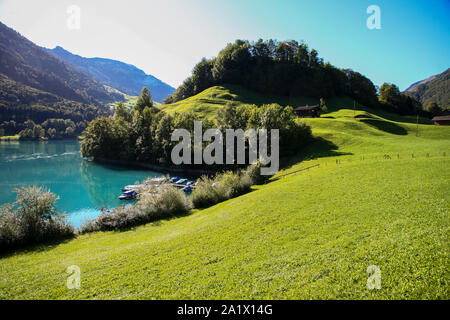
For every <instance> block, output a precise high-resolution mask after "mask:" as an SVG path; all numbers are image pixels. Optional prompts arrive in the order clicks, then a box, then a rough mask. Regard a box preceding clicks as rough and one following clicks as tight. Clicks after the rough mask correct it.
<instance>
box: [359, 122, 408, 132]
mask: <svg viewBox="0 0 450 320" xmlns="http://www.w3.org/2000/svg"><path fill="white" fill-rule="evenodd" d="M359 121H361V122H363V123H366V124H368V125H370V126H371V127H374V128H376V129H378V130H380V131H383V132H387V133H390V134H396V135H402V136H404V135H407V134H408V131H406V129H405V128H403V127H402V126H399V125H398V124H395V123H393V122H388V121H384V120H378V119H359Z"/></svg>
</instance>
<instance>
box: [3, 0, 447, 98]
mask: <svg viewBox="0 0 450 320" xmlns="http://www.w3.org/2000/svg"><path fill="white" fill-rule="evenodd" d="M72 4H76V5H78V6H79V7H80V8H81V29H80V30H75V31H74V30H68V29H67V27H66V21H67V13H66V9H67V7H68V6H69V5H72ZM369 5H378V6H379V7H380V9H381V30H369V29H368V28H367V27H366V20H367V18H368V17H369V15H368V14H367V13H366V9H367V7H368V6H369ZM0 20H1V21H2V22H4V23H5V24H7V25H9V26H10V27H12V28H14V29H16V30H17V31H19V32H20V33H22V34H23V35H24V36H26V37H28V38H29V39H30V40H32V41H34V42H35V43H37V44H39V45H42V46H46V47H54V46H56V45H61V46H63V47H64V48H66V49H68V50H70V51H72V52H74V53H77V54H80V55H82V56H87V57H94V56H100V57H105V58H113V59H118V60H121V61H124V62H127V63H131V64H134V65H136V66H137V67H139V68H141V69H143V70H144V71H146V72H147V73H150V74H153V75H155V76H157V77H158V78H160V79H162V80H163V81H166V82H168V83H169V84H171V85H173V86H178V85H179V84H180V83H181V82H182V81H183V79H185V78H186V77H187V76H189V74H190V72H191V70H192V68H193V66H194V65H195V63H197V62H198V61H199V60H200V59H201V58H202V57H203V56H205V57H212V56H215V55H216V54H217V53H218V51H219V50H220V49H222V48H223V47H224V46H225V45H226V44H227V43H229V42H233V41H234V40H235V39H238V38H240V39H247V40H257V39H258V38H263V39H268V38H273V39H278V40H291V39H295V40H298V41H300V40H304V41H305V42H306V43H307V44H308V45H309V46H310V47H312V48H315V49H316V50H318V51H319V55H320V56H321V57H323V58H324V59H325V60H326V61H329V62H331V63H332V64H334V65H336V66H337V67H342V68H351V69H353V70H355V71H358V72H361V73H362V74H364V75H366V76H367V77H369V78H370V79H371V80H372V81H373V82H374V83H375V84H377V85H380V84H381V83H383V82H391V83H395V84H397V85H398V86H399V87H400V89H401V90H404V89H406V87H408V86H409V85H410V84H412V83H413V82H415V81H418V80H422V79H424V78H427V77H429V76H430V75H433V74H436V73H440V72H443V71H444V70H446V69H447V68H448V67H449V62H450V2H449V1H448V0H430V1H425V0H419V1H406V0H404V1H402V0H389V1H381V0H370V1H365V0H341V1H331V0H330V1H327V0H316V1H312V0H311V1H309V0H308V1H306V0H278V1H274V0H223V1H220V0H213V1H212V0H183V1H181V0H180V1H175V0H161V1H158V0H146V1H143V0H127V1H114V0H109V1H106V0H60V1H52V0H39V1H29V0H0Z"/></svg>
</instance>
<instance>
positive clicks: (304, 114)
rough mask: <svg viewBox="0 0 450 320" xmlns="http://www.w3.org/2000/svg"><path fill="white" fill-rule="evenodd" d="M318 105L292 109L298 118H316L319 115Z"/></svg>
mask: <svg viewBox="0 0 450 320" xmlns="http://www.w3.org/2000/svg"><path fill="white" fill-rule="evenodd" d="M320 112H321V109H320V106H318V105H316V106H308V105H307V106H303V107H297V108H295V109H294V113H295V114H296V115H297V117H300V118H318V117H320Z"/></svg>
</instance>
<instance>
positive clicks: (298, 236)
mask: <svg viewBox="0 0 450 320" xmlns="http://www.w3.org/2000/svg"><path fill="white" fill-rule="evenodd" d="M353 112H354V111H353V110H341V111H338V112H334V113H330V114H328V115H327V116H330V117H333V118H334V119H333V118H326V119H308V120H305V121H307V122H308V123H309V124H310V125H311V126H312V128H313V134H314V135H315V136H317V137H321V138H322V140H319V141H318V142H316V143H315V144H313V145H311V146H310V147H309V149H308V150H307V152H305V153H304V154H303V155H300V156H299V158H298V159H297V160H298V161H299V160H304V158H307V157H311V156H313V157H315V159H313V160H307V161H304V162H302V163H299V162H298V161H297V162H295V161H292V162H293V165H292V166H291V167H288V168H286V169H285V170H283V171H281V172H280V173H279V174H278V177H280V176H281V175H283V174H286V173H290V172H294V171H296V170H299V169H301V168H305V167H308V166H311V165H314V164H320V167H315V168H313V169H310V170H306V171H302V172H299V173H297V174H292V175H289V176H286V177H284V178H280V179H279V180H277V179H276V178H277V177H274V180H275V181H273V182H271V183H269V184H266V185H263V186H259V187H257V188H256V190H254V191H253V192H251V193H249V194H246V195H244V196H241V197H238V198H235V199H231V200H228V201H226V202H223V203H221V204H218V205H216V206H213V207H211V208H209V209H205V210H201V211H195V212H193V214H191V215H189V216H185V217H180V218H176V219H172V220H164V221H160V222H156V223H151V224H148V225H146V226H142V227H138V228H136V229H133V230H130V231H124V232H101V233H94V234H89V235H83V236H80V237H78V238H76V239H74V240H70V241H67V242H65V243H61V244H56V245H48V246H39V247H37V248H32V249H30V250H28V251H22V252H18V253H16V254H13V255H10V256H7V257H4V258H2V259H1V260H0V275H1V277H0V298H3V299H6V298H25V299H31V298H48V299H76V298H87V299H94V298H95V299H130V298H147V299H153V298H154V299H163V298H164V299H172V298H179V299H193V298H205V299H228V298H236V299H240V298H242V299H266V298H271V299H272V298H274V299H309V298H312V299H319V298H320V299H324V298H325V299H327V298H332V299H335V298H336V299H348V298H359V299H371V298H374V299H381V298H386V299H435V298H441V299H449V298H450V292H449V283H448V282H449V278H448V269H449V267H450V265H449V246H448V244H449V240H450V239H449V229H448V228H449V222H450V221H449V212H450V194H449V192H448V190H449V188H450V170H448V169H449V167H450V128H448V127H447V128H444V127H434V126H430V125H419V136H418V137H416V133H415V128H416V127H415V124H412V123H409V122H411V121H409V119H406V120H405V121H406V122H392V121H386V120H385V119H382V118H379V117H377V116H375V115H373V114H365V115H366V117H365V118H354V116H355V115H358V114H353ZM362 112H363V111H361V113H362ZM364 119H366V120H376V121H379V122H374V121H364ZM444 152H445V153H446V155H445V156H444ZM412 153H414V154H415V156H414V158H413V157H412ZM427 153H429V157H427V155H426V154H427ZM387 154H389V155H390V157H391V159H385V158H384V155H387ZM397 155H399V157H397ZM336 160H340V164H337V163H336ZM70 265H77V266H79V267H80V268H81V289H79V290H69V289H67V287H66V279H67V277H68V274H66V272H65V270H66V268H67V267H68V266H70ZM370 265H377V266H378V267H379V268H380V269H381V289H380V290H369V289H368V288H367V287H366V281H367V278H368V277H369V274H368V273H367V268H368V267H369V266H370Z"/></svg>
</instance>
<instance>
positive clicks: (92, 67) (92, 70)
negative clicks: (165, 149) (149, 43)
mask: <svg viewBox="0 0 450 320" xmlns="http://www.w3.org/2000/svg"><path fill="white" fill-rule="evenodd" d="M45 50H47V52H49V53H51V54H53V55H54V56H56V57H58V58H59V59H61V60H63V61H65V62H67V63H69V64H71V65H73V66H74V67H76V68H78V69H79V70H81V71H83V72H84V73H86V74H88V75H90V76H91V77H93V78H94V79H96V80H97V81H99V82H101V83H104V84H106V85H108V86H110V87H112V88H114V89H117V90H119V91H120V92H123V93H125V94H128V95H132V96H137V95H139V93H140V92H141V90H142V88H143V87H144V86H146V87H148V89H149V90H150V92H151V94H152V97H153V100H155V101H157V102H162V101H163V99H164V98H165V97H167V96H168V95H170V94H172V93H173V92H174V91H175V88H173V87H171V86H170V85H168V84H167V83H165V82H163V81H161V80H160V79H158V78H156V77H155V76H153V75H150V74H146V73H145V72H144V71H143V70H141V69H139V68H138V67H136V66H135V65H132V64H129V63H125V62H122V61H119V60H113V59H108V58H101V57H93V58H86V57H82V56H80V55H78V54H74V53H72V52H70V51H68V50H66V49H64V48H63V47H61V46H56V47H55V48H53V49H48V48H46V49H45Z"/></svg>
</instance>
